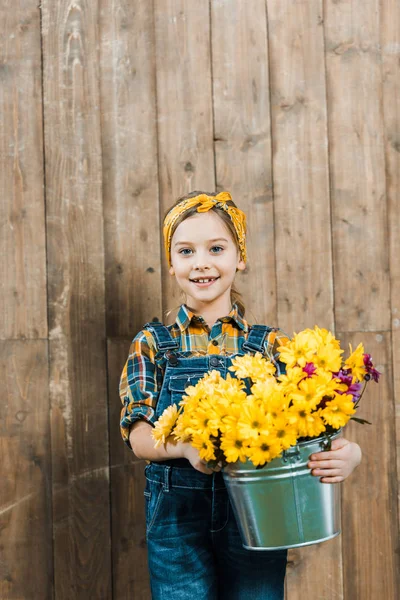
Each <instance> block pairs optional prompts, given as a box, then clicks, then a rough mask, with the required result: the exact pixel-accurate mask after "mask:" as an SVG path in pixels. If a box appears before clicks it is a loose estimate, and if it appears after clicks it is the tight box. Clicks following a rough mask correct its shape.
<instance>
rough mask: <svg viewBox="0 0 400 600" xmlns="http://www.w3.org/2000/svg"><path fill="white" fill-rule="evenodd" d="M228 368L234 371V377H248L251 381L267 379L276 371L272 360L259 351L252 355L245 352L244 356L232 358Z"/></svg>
mask: <svg viewBox="0 0 400 600" xmlns="http://www.w3.org/2000/svg"><path fill="white" fill-rule="evenodd" d="M229 370H230V371H234V372H235V373H236V377H238V378H239V379H245V378H246V377H249V378H250V379H252V380H253V381H256V380H257V379H268V378H269V377H273V376H274V374H275V372H276V368H275V366H274V365H273V364H272V362H271V361H269V360H266V359H265V358H263V356H262V354H260V352H256V353H255V355H254V356H250V355H249V354H245V355H244V356H238V358H234V359H233V360H232V366H231V367H229Z"/></svg>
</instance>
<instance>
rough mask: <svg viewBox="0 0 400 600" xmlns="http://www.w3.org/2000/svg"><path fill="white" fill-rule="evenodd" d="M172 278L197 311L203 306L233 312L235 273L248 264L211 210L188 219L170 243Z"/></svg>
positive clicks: (223, 224)
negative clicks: (231, 308)
mask: <svg viewBox="0 0 400 600" xmlns="http://www.w3.org/2000/svg"><path fill="white" fill-rule="evenodd" d="M171 263H172V266H171V268H170V273H171V275H175V277H176V280H177V282H178V285H179V287H180V288H181V289H182V291H183V292H184V293H185V294H186V302H187V304H188V305H189V306H190V307H192V308H194V309H195V310H197V309H201V308H202V307H203V306H204V304H207V306H208V308H211V305H214V304H215V306H218V307H220V306H221V308H224V309H225V310H227V309H228V311H229V310H230V307H231V299H230V293H231V287H232V283H233V280H234V278H235V274H236V270H237V269H239V270H240V271H242V270H243V269H245V267H246V265H245V263H244V262H243V260H242V259H241V257H240V252H239V250H238V248H237V246H236V244H235V242H234V240H233V239H232V235H231V233H230V231H229V229H228V228H227V226H226V225H225V223H224V221H223V220H222V219H221V218H220V217H219V216H218V215H217V214H216V213H215V212H214V211H212V210H210V211H208V212H206V213H196V214H195V215H193V216H191V217H188V218H187V219H185V220H184V221H182V223H180V224H179V225H178V227H177V228H176V230H175V232H174V235H173V236H172V240H171Z"/></svg>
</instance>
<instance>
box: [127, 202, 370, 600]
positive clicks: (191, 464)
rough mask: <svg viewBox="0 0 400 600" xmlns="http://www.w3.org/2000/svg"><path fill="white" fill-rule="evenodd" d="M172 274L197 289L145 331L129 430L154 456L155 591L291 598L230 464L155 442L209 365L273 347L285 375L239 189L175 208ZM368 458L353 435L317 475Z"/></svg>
mask: <svg viewBox="0 0 400 600" xmlns="http://www.w3.org/2000/svg"><path fill="white" fill-rule="evenodd" d="M163 233H164V242H165V251H166V255H167V260H168V264H169V273H170V274H171V276H173V277H175V279H176V282H177V284H178V286H179V287H180V289H181V290H182V292H183V293H184V295H185V303H184V304H182V305H181V307H180V309H179V312H178V315H177V318H176V321H175V322H174V323H173V324H172V325H169V326H165V325H163V324H161V323H158V322H155V323H148V324H147V325H145V326H144V327H143V329H142V331H140V332H139V333H138V335H137V336H136V337H135V338H134V340H133V342H132V345H131V348H130V352H129V356H128V360H127V362H126V364H125V367H124V370H123V372H122V376H121V382H120V396H121V400H122V402H123V404H124V408H123V410H122V415H121V432H122V437H123V439H124V441H125V442H126V443H127V445H128V446H129V447H130V448H131V449H132V450H133V452H134V453H135V454H136V456H137V457H138V458H142V459H146V460H148V461H150V462H149V464H148V465H147V466H146V467H145V474H146V489H145V492H144V495H145V499H146V538H147V545H148V559H149V570H150V583H151V590H152V598H153V599H154V600H162V599H168V600H187V599H193V598H197V599H198V600H217V599H227V600H228V599H229V600H250V599H251V600H261V599H269V600H282V599H283V597H284V591H283V590H284V577H285V570H286V551H285V550H276V551H254V550H246V549H244V548H243V546H242V542H241V538H240V534H239V531H238V528H237V525H236V521H235V518H234V515H233V511H232V508H231V506H230V503H229V498H228V494H227V490H226V489H225V485H224V482H223V478H222V474H221V473H220V472H219V470H220V469H219V467H216V468H215V469H210V468H208V467H207V465H206V464H205V463H204V462H202V461H201V460H200V457H199V454H198V451H197V450H196V449H195V448H193V447H192V446H191V445H190V444H189V443H188V442H176V441H174V440H173V439H172V438H168V439H167V441H166V443H165V445H164V446H160V447H158V448H154V440H153V438H152V436H151V430H152V427H153V426H154V423H155V421H156V420H157V419H158V417H159V416H160V415H161V414H162V413H163V411H164V409H165V408H167V407H168V406H170V405H171V404H173V403H179V402H180V400H181V399H182V395H183V394H184V392H185V388H186V387H187V386H188V385H194V384H195V383H197V381H198V380H199V379H200V378H201V377H202V376H203V375H204V374H205V373H206V372H208V371H209V370H212V369H214V370H218V371H220V373H221V374H222V375H223V376H224V375H226V373H227V370H228V369H229V367H230V366H231V364H232V359H233V358H235V357H236V356H238V355H243V354H245V353H255V352H257V351H258V352H262V354H263V355H264V356H265V357H266V358H267V359H269V360H271V361H272V362H273V364H274V365H275V367H276V372H277V375H280V374H281V373H282V372H283V369H284V365H283V364H282V363H280V361H279V354H278V352H277V348H278V347H279V346H280V345H283V344H284V343H285V341H287V340H288V338H287V336H286V335H285V334H284V333H283V332H282V331H281V330H279V329H278V328H272V327H269V326H266V325H256V326H255V325H253V326H250V325H249V324H248V323H247V321H246V320H245V317H244V314H245V309H244V306H243V304H242V302H241V299H240V296H239V295H238V294H237V292H236V291H235V290H234V287H233V286H234V279H235V275H236V272H237V271H243V270H244V269H245V267H246V217H245V214H244V213H243V212H242V211H241V210H240V209H239V208H237V207H236V205H235V204H234V202H233V201H232V199H231V196H230V194H229V193H228V192H222V193H220V194H214V193H208V192H198V191H197V192H193V193H192V194H189V195H188V196H185V197H184V198H181V199H179V200H178V202H177V203H176V204H175V205H174V206H173V207H172V208H171V209H170V210H169V211H168V212H167V214H166V216H165V219H164V229H163ZM360 460H361V451H360V448H359V446H358V445H357V444H355V443H352V442H349V441H347V440H345V439H344V438H339V439H336V440H334V441H333V442H332V450H331V451H329V452H321V453H319V454H316V455H313V456H312V457H311V460H310V462H309V465H308V466H309V468H310V469H311V474H312V475H314V476H316V477H320V478H321V482H322V483H327V484H333V483H337V482H339V481H342V480H343V479H345V478H346V477H348V475H350V473H351V472H352V471H353V470H354V468H355V467H356V466H357V465H358V464H359V462H360Z"/></svg>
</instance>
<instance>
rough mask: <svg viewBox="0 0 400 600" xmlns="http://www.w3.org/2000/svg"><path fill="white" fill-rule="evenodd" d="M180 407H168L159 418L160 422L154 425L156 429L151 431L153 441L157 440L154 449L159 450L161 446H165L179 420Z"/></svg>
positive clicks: (174, 405) (173, 405)
mask: <svg viewBox="0 0 400 600" xmlns="http://www.w3.org/2000/svg"><path fill="white" fill-rule="evenodd" d="M178 412H179V411H178V407H177V406H176V404H172V405H171V406H168V408H166V409H165V410H164V412H163V414H162V415H161V416H160V417H159V419H158V421H156V423H155V424H154V428H153V429H152V431H151V435H152V438H153V440H155V442H156V443H155V444H154V447H155V448H158V447H159V446H161V444H165V441H166V439H167V437H168V436H169V435H171V432H172V430H173V428H174V425H175V423H176V420H177V418H178Z"/></svg>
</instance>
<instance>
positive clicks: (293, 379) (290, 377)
mask: <svg viewBox="0 0 400 600" xmlns="http://www.w3.org/2000/svg"><path fill="white" fill-rule="evenodd" d="M305 377H306V373H305V372H304V371H303V369H302V368H301V367H288V368H287V370H286V374H285V375H279V376H278V378H277V379H278V381H279V385H280V386H281V389H282V390H283V391H284V392H285V393H289V392H291V391H292V390H293V389H297V385H298V383H299V382H300V381H301V380H302V379H304V378H305Z"/></svg>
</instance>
